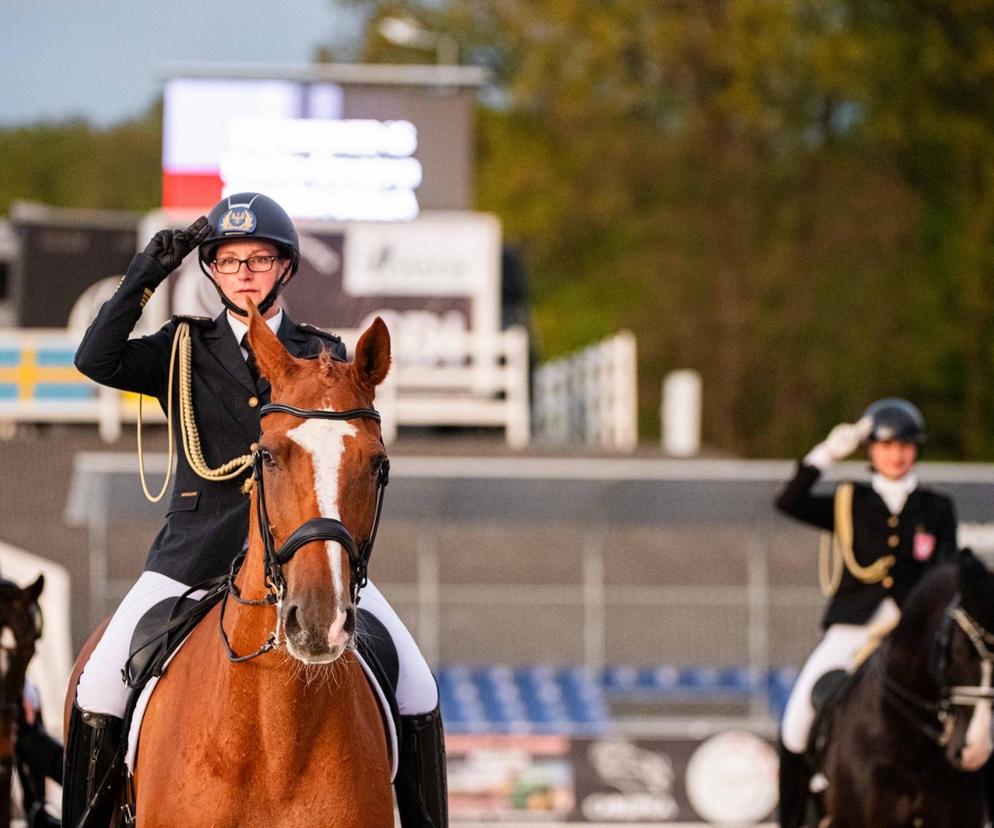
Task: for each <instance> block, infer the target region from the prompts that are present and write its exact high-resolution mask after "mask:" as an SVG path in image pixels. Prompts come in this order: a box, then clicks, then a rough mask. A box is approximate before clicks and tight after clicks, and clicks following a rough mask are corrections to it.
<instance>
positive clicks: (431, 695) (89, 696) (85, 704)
mask: <svg viewBox="0 0 994 828" xmlns="http://www.w3.org/2000/svg"><path fill="white" fill-rule="evenodd" d="M187 589H188V587H187V586H186V584H181V583H180V582H179V581H174V580H173V579H172V578H169V577H167V576H165V575H160V574H159V573H157V572H143V573H142V574H141V577H139V578H138V581H137V582H136V583H135V585H134V586H133V587H132V588H131V590H130V591H129V592H128V594H127V595H126V596H125V597H124V600H123V601H121V605H120V606H119V607H118V608H117V611H116V612H115V613H114V616H113V617H112V618H111V620H110V624H108V625H107V630H106V631H105V632H104V635H103V638H101V639H100V643H99V644H97V646H96V648H95V649H94V650H93V653H92V654H91V655H90V658H89V660H88V661H87V662H86V667H85V669H84V670H83V673H82V675H80V677H79V686H78V687H77V689H76V702H77V704H78V705H79V706H80V707H81V708H82V709H83V710H89V711H90V712H91V713H103V714H107V715H111V716H123V715H124V707H125V705H126V704H127V701H128V693H129V692H130V691H129V690H128V688H127V686H126V685H125V684H124V679H123V677H122V675H121V671H122V670H123V669H124V664H125V662H126V661H127V660H128V654H129V650H130V647H131V638H132V636H133V635H134V631H135V627H136V626H137V625H138V621H139V619H141V617H142V616H143V615H144V614H145V613H146V612H147V611H148V610H149V609H151V608H152V607H153V606H154V605H155V604H157V603H159V601H162V600H163V599H165V598H172V597H177V596H179V595H182V594H183V593H184V592H186V590H187ZM203 595H204V593H203V591H199V592H195V593H193V594H192V595H191V597H192V598H197V599H199V598H202V597H203ZM361 605H362V608H363V609H365V610H369V612H371V613H372V614H373V615H374V616H376V618H377V620H379V621H380V623H381V624H383V626H385V627H386V628H387V630H389V632H390V637H391V638H392V639H393V643H394V646H396V648H397V658H398V660H399V662H400V678H399V680H398V683H397V706H398V707H399V708H400V712H401V714H402V715H405V716H415V715H418V714H421V713H428V712H430V711H432V710H434V709H435V708H436V707H437V706H438V690H437V688H436V686H435V679H434V677H433V676H432V674H431V670H430V669H429V667H428V663H427V662H426V661H425V660H424V656H422V655H421V651H420V650H419V649H418V645H417V644H416V643H415V642H414V638H413V637H412V636H411V634H410V632H408V630H407V627H405V626H404V622H403V621H401V620H400V618H398V617H397V613H395V612H394V611H393V608H392V607H391V606H390V605H389V604H388V603H387V600H386V599H385V598H384V597H383V595H382V593H380V591H379V590H378V589H377V588H376V587H375V586H374V585H373V582H372V581H370V582H369V583H367V584H366V586H365V588H364V589H363V591H362V602H361Z"/></svg>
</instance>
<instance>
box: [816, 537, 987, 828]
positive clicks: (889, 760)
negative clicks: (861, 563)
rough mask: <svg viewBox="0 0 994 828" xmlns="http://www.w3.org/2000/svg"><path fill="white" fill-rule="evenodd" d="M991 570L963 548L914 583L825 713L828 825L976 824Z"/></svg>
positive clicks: (983, 757)
mask: <svg viewBox="0 0 994 828" xmlns="http://www.w3.org/2000/svg"><path fill="white" fill-rule="evenodd" d="M992 631H994V573H991V572H990V571H988V570H987V568H986V567H985V566H984V565H983V563H981V562H980V561H979V560H978V559H977V558H976V557H974V555H973V554H972V553H971V552H969V551H964V552H962V553H960V556H959V560H958V561H957V562H956V563H951V564H947V565H943V566H941V567H936V568H935V569H934V570H933V571H931V572H930V573H929V574H928V575H926V576H925V577H924V578H923V579H922V580H921V582H920V583H919V584H918V585H917V586H916V587H915V589H914V591H913V592H912V593H911V595H910V596H909V597H908V600H907V602H906V603H905V606H904V608H903V610H902V615H901V621H900V623H899V624H898V625H897V627H896V628H895V629H894V630H893V631H892V632H891V633H890V635H889V636H888V637H887V638H886V639H885V640H884V642H883V643H882V644H881V645H880V647H879V649H877V650H876V651H875V652H874V653H873V655H872V656H870V658H869V659H868V660H867V661H866V662H865V663H864V664H863V666H862V667H861V668H860V670H859V671H858V672H857V673H856V674H854V675H853V676H852V678H851V679H850V681H849V683H848V684H847V685H846V687H845V688H844V690H843V691H842V692H843V695H842V698H841V699H840V701H839V702H838V704H837V705H836V706H835V707H834V708H833V709H832V710H831V711H830V713H829V716H830V719H829V720H828V726H829V728H830V730H829V731H828V734H829V740H828V746H827V749H826V752H825V761H824V775H825V777H826V779H827V783H828V787H827V788H826V789H825V791H824V793H823V794H822V798H821V799H822V801H821V804H822V807H823V815H819V816H821V819H820V821H819V822H817V825H819V826H825V827H826V828H827V827H828V826H830V828H904V826H908V828H910V827H911V826H926V827H927V828H981V826H983V825H984V811H985V808H984V796H983V794H982V788H981V785H982V782H981V778H980V773H979V772H978V771H979V769H980V767H981V766H982V765H983V764H984V762H985V761H987V759H988V757H989V756H990V753H991V747H992V746H991V701H992V697H994V694H992V690H991V671H992V662H994V634H992Z"/></svg>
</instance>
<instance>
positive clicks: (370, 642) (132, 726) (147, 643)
mask: <svg viewBox="0 0 994 828" xmlns="http://www.w3.org/2000/svg"><path fill="white" fill-rule="evenodd" d="M226 584H227V578H219V579H216V580H215V581H211V582H207V583H202V584H198V585H197V586H196V587H192V588H191V589H190V590H188V591H187V592H186V593H184V594H183V595H180V596H179V597H177V598H166V599H164V600H162V601H160V602H159V603H158V604H155V605H154V606H153V607H151V608H150V609H149V610H148V611H147V612H146V613H145V614H144V615H143V616H142V618H141V620H140V621H139V622H138V624H137V626H136V627H135V632H134V634H133V635H132V638H131V646H130V650H129V651H130V656H129V657H128V661H127V662H126V664H125V667H124V671H123V674H124V681H125V683H126V684H127V685H128V687H129V688H130V691H131V692H130V693H129V696H128V704H127V707H126V708H125V713H124V731H123V732H124V733H125V734H126V735H127V740H128V745H129V747H128V750H127V756H128V765H129V767H131V766H132V765H133V762H134V757H135V752H136V748H137V737H138V729H139V728H140V726H141V717H142V715H143V714H144V711H145V707H146V705H147V704H148V699H149V697H150V695H151V692H152V690H153V688H154V685H155V681H157V680H158V679H159V677H160V676H162V674H163V673H164V672H165V671H166V669H167V667H168V665H169V662H170V660H171V659H172V657H173V656H174V655H176V653H177V652H178V651H179V648H180V646H181V645H182V644H183V642H184V641H186V639H187V637H188V636H189V635H190V633H191V632H193V630H194V628H195V627H196V626H197V624H199V623H200V622H201V621H202V620H203V618H204V617H205V616H206V615H207V614H208V613H209V612H210V610H211V609H212V608H213V607H214V606H215V605H216V604H218V603H219V602H220V601H221V600H222V599H223V598H224V595H225V591H226ZM205 588H206V589H207V594H206V595H205V596H204V597H203V598H201V599H200V600H199V601H198V600H196V599H193V598H190V597H189V594H190V593H191V592H193V591H195V590H200V589H205ZM355 652H356V655H357V657H358V661H359V663H360V665H361V666H362V668H363V672H364V673H365V675H366V680H367V681H368V682H369V684H370V688H371V689H372V691H373V695H374V696H375V697H376V699H377V703H378V704H377V706H378V707H379V709H380V714H381V716H382V717H383V727H384V730H385V732H386V737H387V751H388V753H389V755H390V765H391V776H393V775H395V774H396V771H397V761H398V755H397V754H398V748H397V745H398V734H399V733H400V710H399V708H398V706H397V683H398V679H399V676H400V659H399V657H398V655H397V648H396V646H395V645H394V643H393V639H391V637H390V633H389V631H388V630H387V628H386V627H385V626H384V625H383V624H382V623H381V622H380V621H379V620H378V619H377V618H376V617H375V616H374V615H373V614H372V613H370V612H369V611H367V610H364V609H361V608H360V609H359V610H358V612H357V613H356V635H355ZM235 669H237V667H236V668H235ZM128 734H130V735H128Z"/></svg>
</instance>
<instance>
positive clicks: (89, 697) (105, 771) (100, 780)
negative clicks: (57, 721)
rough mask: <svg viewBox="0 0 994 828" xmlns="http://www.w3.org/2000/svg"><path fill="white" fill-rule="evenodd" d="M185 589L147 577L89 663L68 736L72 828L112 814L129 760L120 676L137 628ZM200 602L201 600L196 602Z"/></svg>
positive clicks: (67, 797) (65, 788)
mask: <svg viewBox="0 0 994 828" xmlns="http://www.w3.org/2000/svg"><path fill="white" fill-rule="evenodd" d="M186 589H187V587H186V585H185V584H181V583H180V582H179V581H174V580H173V579H172V578H167V577H166V576H165V575H160V574H158V573H156V572H143V573H142V575H141V577H140V578H139V579H138V581H137V582H136V583H135V585H134V586H133V587H132V588H131V590H130V591H129V592H128V594H127V595H126V596H125V597H124V600H123V601H122V602H121V605H120V606H119V607H118V608H117V611H116V612H115V613H114V616H113V617H112V618H111V620H110V623H109V624H108V625H107V629H106V630H105V631H104V634H103V637H102V638H101V639H100V643H99V644H97V646H96V647H95V648H94V650H93V652H92V654H91V655H90V658H89V660H88V661H87V662H86V667H85V668H84V670H83V672H82V674H81V675H80V678H79V684H78V685H77V687H76V703H75V704H74V705H73V710H72V715H71V716H70V719H69V732H68V733H67V734H66V766H65V778H64V780H63V785H62V822H63V825H66V826H68V827H69V828H88V826H100V828H103V826H104V825H106V824H107V820H108V819H109V818H110V814H111V812H112V810H113V802H114V795H115V793H116V789H117V784H118V783H119V782H120V779H121V778H122V773H123V760H124V755H125V750H124V745H123V738H122V737H123V736H125V735H126V734H122V732H121V731H122V723H121V717H122V716H123V715H124V708H125V706H126V705H127V702H128V692H129V691H128V688H127V686H126V685H125V684H124V680H123V678H122V676H121V670H122V669H123V667H124V664H125V662H126V661H127V659H128V655H129V650H130V648H131V637H132V636H133V635H134V631H135V627H136V626H137V624H138V621H139V620H140V619H141V617H142V615H144V614H145V613H146V612H147V611H148V610H149V609H150V608H151V607H153V606H154V605H155V604H157V603H159V601H162V600H163V599H165V598H170V597H176V596H179V595H181V594H183V593H184V592H185V591H186ZM197 597H199V596H197Z"/></svg>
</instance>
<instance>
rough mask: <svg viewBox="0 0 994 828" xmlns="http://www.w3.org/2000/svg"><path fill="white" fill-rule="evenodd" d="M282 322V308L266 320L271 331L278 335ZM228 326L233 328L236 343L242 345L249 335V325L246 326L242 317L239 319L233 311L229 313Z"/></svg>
mask: <svg viewBox="0 0 994 828" xmlns="http://www.w3.org/2000/svg"><path fill="white" fill-rule="evenodd" d="M282 321H283V308H280V309H279V310H278V311H276V313H275V314H273V315H272V316H271V317H270V318H269V319H267V320H266V324H267V325H269V329H270V330H271V331H272V332H273V333H277V332H278V331H279V329H280V322H282ZM228 326H229V327H230V328H231V332H232V333H233V334H234V335H235V342H237V343H238V344H239V345H241V344H242V337H244V336H245V334H247V333H248V325H247V324H245V322H243V321H242V320H241V318H240V317H237V316H235V315H234V314H233V313H232V312H231V311H228Z"/></svg>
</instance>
